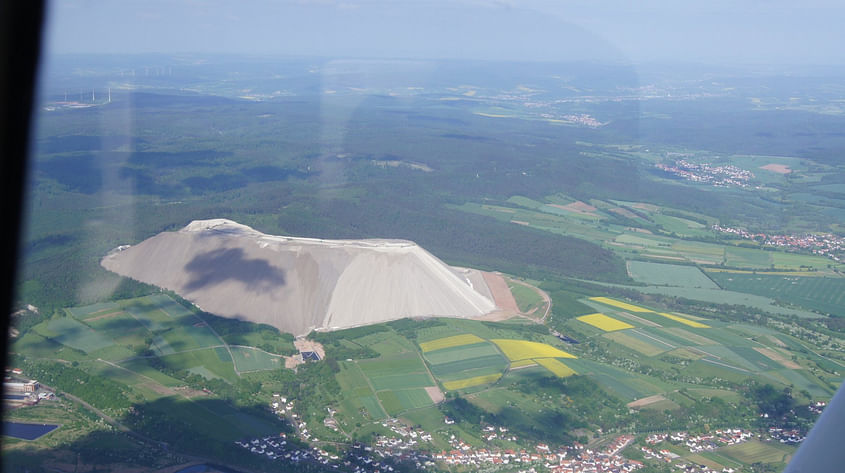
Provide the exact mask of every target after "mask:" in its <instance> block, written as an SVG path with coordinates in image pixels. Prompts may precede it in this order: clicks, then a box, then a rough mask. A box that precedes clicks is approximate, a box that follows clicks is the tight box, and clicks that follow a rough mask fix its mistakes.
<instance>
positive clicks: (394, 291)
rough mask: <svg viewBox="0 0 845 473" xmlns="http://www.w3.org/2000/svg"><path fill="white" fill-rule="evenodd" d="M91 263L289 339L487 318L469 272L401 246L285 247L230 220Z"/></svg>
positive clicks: (308, 243)
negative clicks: (398, 323) (422, 320)
mask: <svg viewBox="0 0 845 473" xmlns="http://www.w3.org/2000/svg"><path fill="white" fill-rule="evenodd" d="M101 264H102V265H103V267H104V268H106V269H108V270H110V271H114V272H115V273H118V274H120V275H123V276H127V277H130V278H133V279H136V280H139V281H142V282H145V283H148V284H154V285H156V286H160V287H163V288H166V289H170V290H172V291H174V292H176V293H177V294H179V295H180V296H182V297H184V298H185V299H188V300H190V301H191V302H193V303H195V304H196V305H197V306H199V307H201V308H202V309H203V310H205V311H208V312H211V313H213V314H216V315H220V316H224V317H232V318H238V319H242V320H249V321H252V322H256V323H265V324H269V325H272V326H274V327H277V328H278V329H279V330H282V331H284V332H288V333H292V334H295V335H303V334H306V333H308V332H310V331H311V330H312V329H328V330H334V329H341V328H349V327H355V326H359V325H368V324H374V323H379V322H385V321H389V320H395V319H400V318H403V317H425V316H443V317H476V316H480V315H484V314H486V313H489V312H492V311H494V310H496V306H495V304H494V303H493V300H492V296H491V295H490V291H489V289H488V288H487V286H486V285H484V283H483V278H481V277H479V276H480V275H479V274H478V272H477V271H476V270H472V269H463V268H453V267H450V266H448V265H446V264H445V263H443V262H442V261H440V260H439V259H437V258H436V257H435V256H434V255H432V254H431V253H429V252H427V251H425V250H424V249H422V248H421V247H420V246H418V245H417V244H416V243H414V242H411V241H407V240H378V239H373V240H319V239H311V238H294V237H284V236H273V235H265V234H263V233H261V232H258V231H256V230H253V229H252V228H250V227H248V226H246V225H241V224H239V223H236V222H233V221H231V220H225V219H215V220H196V221H193V222H191V223H190V224H189V225H188V226H186V227H185V228H183V229H181V230H179V231H177V232H163V233H160V234H158V235H156V236H154V237H152V238H149V239H147V240H144V241H143V242H141V243H139V244H137V245H134V246H130V247H128V248H127V247H125V246H123V247H119V248H118V249H116V250H115V251H113V252H111V253H109V254H108V255H107V256H106V257H105V258H103V260H102V262H101ZM471 281H472V282H471Z"/></svg>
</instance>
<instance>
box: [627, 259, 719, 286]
mask: <svg viewBox="0 0 845 473" xmlns="http://www.w3.org/2000/svg"><path fill="white" fill-rule="evenodd" d="M628 273H629V274H630V275H631V277H632V278H633V279H634V281H637V282H641V283H645V284H651V285H655V286H680V287H700V288H705V289H718V288H719V286H717V285H716V283H714V282H713V281H711V280H710V278H708V277H707V276H706V275H705V274H704V273H703V272H701V270H700V269H698V268H696V267H694V266H680V265H675V264H662V263H648V262H645V261H628Z"/></svg>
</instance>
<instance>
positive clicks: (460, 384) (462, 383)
mask: <svg viewBox="0 0 845 473" xmlns="http://www.w3.org/2000/svg"><path fill="white" fill-rule="evenodd" d="M501 377H502V374H501V373H495V374H486V375H484V376H475V377H473V378H466V379H459V380H456V381H446V382H445V383H443V387H444V388H446V389H448V390H450V391H453V390H455V389H463V388H471V387H473V386H478V385H480V384H488V383H492V382H493V381H496V380H497V379H499V378H501Z"/></svg>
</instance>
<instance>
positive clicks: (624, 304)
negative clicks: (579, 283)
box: [590, 297, 654, 312]
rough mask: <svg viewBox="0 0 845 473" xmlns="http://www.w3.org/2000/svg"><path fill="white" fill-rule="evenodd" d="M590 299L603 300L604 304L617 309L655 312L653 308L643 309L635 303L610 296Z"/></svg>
mask: <svg viewBox="0 0 845 473" xmlns="http://www.w3.org/2000/svg"><path fill="white" fill-rule="evenodd" d="M590 300H591V301H595V302H601V303H602V304H605V305H609V306H611V307H616V308H617V309H623V310H628V311H631V312H654V311H652V310H649V309H643V308H642V307H639V306H636V305H634V304H628V303H627V302H622V301H617V300H615V299H611V298H609V297H591V298H590Z"/></svg>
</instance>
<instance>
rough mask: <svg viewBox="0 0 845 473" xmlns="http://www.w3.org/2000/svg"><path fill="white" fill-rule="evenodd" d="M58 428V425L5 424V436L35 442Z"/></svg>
mask: <svg viewBox="0 0 845 473" xmlns="http://www.w3.org/2000/svg"><path fill="white" fill-rule="evenodd" d="M56 427H58V425H54V424H22V423H20V422H3V435H8V436H9V437H15V438H18V439H24V440H35V439H37V438H38V437H41V436H42V435H44V434H47V433H49V432H52V431H53V430H54V429H55V428H56Z"/></svg>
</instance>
